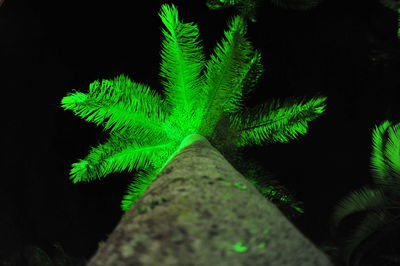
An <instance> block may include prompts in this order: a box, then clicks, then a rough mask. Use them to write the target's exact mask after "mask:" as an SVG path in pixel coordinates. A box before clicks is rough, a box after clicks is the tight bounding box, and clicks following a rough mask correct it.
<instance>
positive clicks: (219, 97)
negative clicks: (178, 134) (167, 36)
mask: <svg viewBox="0 0 400 266" xmlns="http://www.w3.org/2000/svg"><path fill="white" fill-rule="evenodd" d="M245 32H246V26H245V22H244V21H243V19H242V18H240V17H235V18H234V19H233V20H232V21H231V23H230V25H229V30H228V31H225V33H224V35H225V38H224V39H223V40H222V42H221V43H218V44H217V47H216V48H215V50H214V54H213V55H211V58H210V60H208V61H207V64H206V73H205V77H206V85H205V87H204V91H203V94H204V95H206V96H207V97H206V102H205V103H204V104H202V106H204V111H203V114H204V116H203V120H202V127H201V129H200V134H201V135H204V136H210V135H211V132H213V130H214V128H215V126H216V124H217V122H218V121H219V120H220V118H221V115H222V114H223V113H224V112H226V113H233V112H235V111H238V110H239V109H240V108H242V107H243V104H242V103H241V102H240V101H241V100H242V88H241V87H240V85H242V84H241V83H242V82H243V81H244V78H245V77H246V72H248V68H249V62H251V59H252V56H253V51H252V47H251V44H250V42H248V41H247V40H246V39H245V38H244V34H245Z"/></svg>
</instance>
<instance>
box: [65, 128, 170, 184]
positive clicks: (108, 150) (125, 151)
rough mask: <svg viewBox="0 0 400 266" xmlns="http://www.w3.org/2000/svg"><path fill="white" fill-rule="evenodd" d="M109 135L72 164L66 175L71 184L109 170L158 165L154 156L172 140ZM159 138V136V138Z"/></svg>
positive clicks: (168, 145)
mask: <svg viewBox="0 0 400 266" xmlns="http://www.w3.org/2000/svg"><path fill="white" fill-rule="evenodd" d="M136 134H137V135H136V136H134V137H133V136H131V135H128V134H111V135H110V137H109V139H108V140H107V142H105V143H103V144H100V145H98V146H97V147H93V148H92V149H91V150H90V152H89V154H88V155H87V156H86V157H85V159H81V160H79V161H78V162H77V163H73V164H72V169H71V171H70V178H71V179H72V181H73V182H74V183H77V182H80V181H90V180H93V179H96V178H101V177H104V176H106V175H108V174H110V173H112V172H122V171H123V170H129V171H132V169H133V168H136V169H138V168H144V169H146V168H148V167H149V166H150V164H151V163H152V164H154V165H157V164H160V162H157V158H159V157H160V155H161V154H163V153H164V152H165V151H166V150H168V149H170V148H171V145H172V144H173V143H172V142H167V141H164V142H161V141H160V142H159V143H151V142H149V141H148V139H149V138H148V137H146V136H145V135H142V136H143V137H142V138H139V139H140V140H141V143H138V139H137V138H136V137H138V135H139V134H140V132H138V131H137V132H136ZM160 139H161V137H160Z"/></svg>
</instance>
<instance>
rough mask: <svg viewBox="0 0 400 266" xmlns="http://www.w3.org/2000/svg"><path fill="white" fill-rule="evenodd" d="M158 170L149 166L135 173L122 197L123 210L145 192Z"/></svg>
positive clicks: (129, 206) (128, 208)
mask: <svg viewBox="0 0 400 266" xmlns="http://www.w3.org/2000/svg"><path fill="white" fill-rule="evenodd" d="M159 172H160V168H154V167H149V168H147V169H146V170H143V171H141V172H139V173H137V174H136V175H135V177H134V179H133V180H132V182H131V184H129V186H128V189H127V190H126V194H125V195H124V197H123V200H122V203H121V208H122V210H123V211H128V210H130V208H131V207H132V205H133V204H134V203H135V202H136V201H137V200H138V199H139V197H140V196H142V195H143V194H144V192H146V190H147V189H148V187H149V186H150V184H151V183H152V182H153V181H154V179H156V177H157V175H158V174H159Z"/></svg>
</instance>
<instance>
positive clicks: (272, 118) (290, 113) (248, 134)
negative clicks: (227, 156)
mask: <svg viewBox="0 0 400 266" xmlns="http://www.w3.org/2000/svg"><path fill="white" fill-rule="evenodd" d="M325 100H326V97H320V98H314V99H311V100H309V101H307V102H305V103H303V102H302V101H299V102H297V103H294V101H293V102H292V101H287V102H284V103H283V104H280V103H279V101H274V100H272V101H271V103H269V104H261V105H258V106H256V107H255V108H253V109H252V110H250V111H249V112H248V113H247V114H246V115H242V116H241V115H237V114H235V115H233V116H232V123H233V125H234V126H238V125H246V127H245V128H242V129H241V130H240V131H241V133H240V139H239V140H238V143H237V145H238V147H242V146H247V145H254V144H255V145H262V143H265V142H270V143H273V142H283V143H286V142H288V141H289V140H293V139H296V138H297V137H298V136H299V135H304V134H306V133H307V128H308V122H310V121H312V120H314V119H315V118H317V117H318V115H320V114H322V113H323V112H324V108H325V104H324V101H325Z"/></svg>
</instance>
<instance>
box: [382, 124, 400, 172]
mask: <svg viewBox="0 0 400 266" xmlns="http://www.w3.org/2000/svg"><path fill="white" fill-rule="evenodd" d="M385 159H386V162H387V165H388V166H389V168H390V171H391V176H397V177H400V124H397V125H393V126H391V127H389V129H388V140H387V142H386V147H385Z"/></svg>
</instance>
